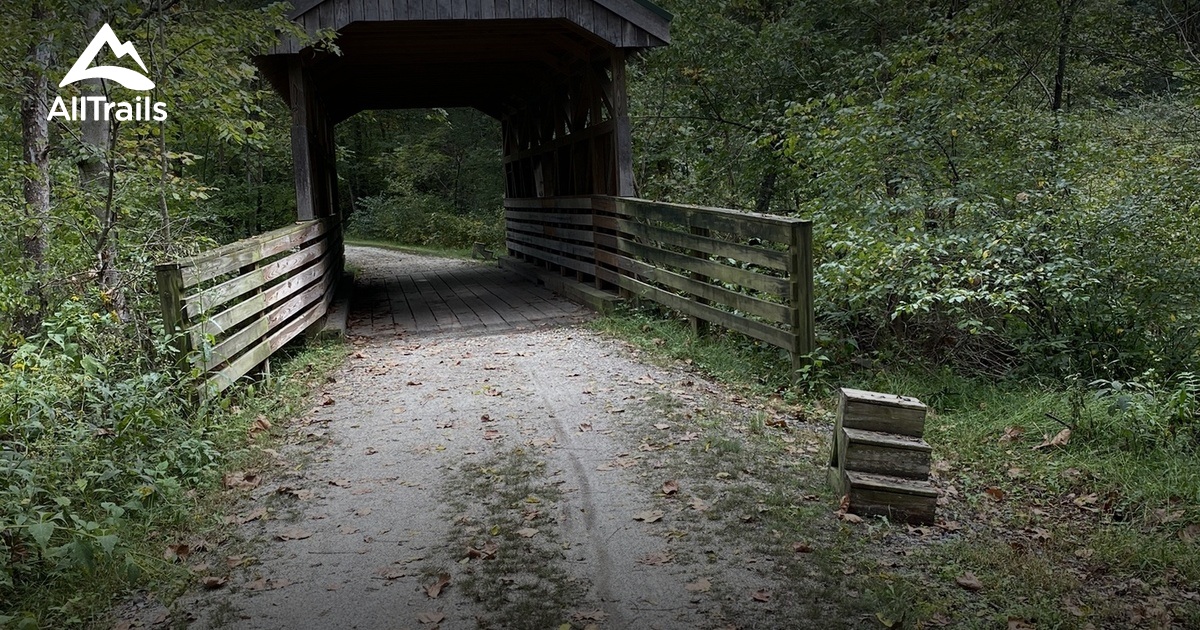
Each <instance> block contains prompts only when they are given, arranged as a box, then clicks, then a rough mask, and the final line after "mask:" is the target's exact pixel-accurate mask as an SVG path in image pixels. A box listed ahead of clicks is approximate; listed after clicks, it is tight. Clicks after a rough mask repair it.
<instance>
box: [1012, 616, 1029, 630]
mask: <svg viewBox="0 0 1200 630" xmlns="http://www.w3.org/2000/svg"><path fill="white" fill-rule="evenodd" d="M1008 630H1034V625H1033V624H1031V623H1029V622H1028V621H1025V620H1024V619H1017V618H1015V617H1009V618H1008Z"/></svg>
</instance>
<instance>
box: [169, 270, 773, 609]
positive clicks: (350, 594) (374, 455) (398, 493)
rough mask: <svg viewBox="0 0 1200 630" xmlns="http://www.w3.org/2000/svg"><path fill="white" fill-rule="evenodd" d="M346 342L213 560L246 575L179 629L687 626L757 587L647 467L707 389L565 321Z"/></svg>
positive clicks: (197, 597)
mask: <svg viewBox="0 0 1200 630" xmlns="http://www.w3.org/2000/svg"><path fill="white" fill-rule="evenodd" d="M351 262H352V263H353V264H354V265H355V266H356V267H357V268H358V269H359V273H360V274H366V275H367V276H371V275H372V274H378V275H383V274H387V273H397V272H396V267H395V266H396V265H398V264H413V265H417V266H419V268H420V270H421V272H424V273H427V272H430V271H432V270H436V269H437V266H438V265H441V264H444V265H446V266H460V265H464V264H472V263H469V262H463V261H442V260H439V259H432V258H426V257H414V256H409V255H402V256H401V255H396V254H395V253H393V252H384V251H382V250H373V249H370V248H354V250H352V258H351ZM350 334H351V340H352V342H353V343H354V344H355V348H356V349H355V351H354V353H353V355H352V357H351V358H350V359H349V360H348V362H347V364H346V365H345V366H344V367H343V368H342V369H341V370H340V371H339V372H338V373H337V374H336V376H335V377H334V379H333V382H331V383H329V384H327V386H326V387H325V388H324V389H323V391H320V392H314V399H313V407H312V410H311V413H310V414H308V415H307V417H303V418H297V419H296V420H295V421H294V422H293V424H292V425H291V426H290V427H289V428H288V433H289V435H290V437H291V439H290V442H291V443H292V444H291V445H290V446H288V447H287V448H284V449H281V450H282V453H281V454H280V458H281V460H283V461H284V462H286V463H285V466H287V467H288V472H287V473H286V474H283V475H281V476H279V477H277V478H275V479H272V480H271V483H267V484H265V485H263V486H262V487H259V488H257V489H255V490H254V491H252V492H251V493H250V495H249V497H248V499H247V501H246V502H245V503H244V505H242V506H241V507H240V508H239V511H238V514H237V516H238V517H239V518H238V519H237V520H239V521H241V520H245V521H246V522H245V523H244V524H241V525H240V526H238V531H237V533H236V534H235V537H236V538H237V539H239V540H242V541H245V542H244V543H243V545H241V546H238V545H232V546H230V549H229V550H227V551H221V550H218V551H217V552H216V557H215V558H214V559H213V560H212V562H214V563H222V564H228V565H234V564H237V563H238V561H239V560H241V561H242V562H243V563H244V564H240V565H238V566H237V567H236V568H235V569H233V570H232V575H231V578H230V580H229V583H228V584H226V585H224V586H222V587H221V588H219V589H216V590H212V591H204V592H198V593H194V594H192V595H190V596H189V597H187V598H184V599H183V600H181V602H180V603H179V604H177V608H182V609H183V610H186V611H187V612H188V615H189V616H190V618H191V619H192V620H193V623H192V625H191V627H194V628H217V627H230V628H362V629H385V628H434V627H438V628H443V629H452V628H453V629H458V628H464V629H465V628H559V627H563V628H565V627H572V628H638V629H641V628H704V627H718V626H721V625H723V624H724V622H723V621H722V614H721V611H720V602H719V601H717V598H716V597H715V596H712V595H710V592H709V591H710V589H711V585H712V583H717V582H723V583H736V584H758V585H760V586H762V587H764V588H771V587H773V585H772V583H771V582H770V579H771V578H770V576H769V570H766V569H764V567H762V566H753V565H747V564H746V563H745V562H744V561H742V560H737V561H734V562H731V563H725V564H721V563H714V562H713V561H711V559H710V560H709V561H705V558H706V557H710V556H711V555H712V552H711V551H710V550H706V549H704V548H703V547H702V545H703V544H704V543H703V542H702V541H705V540H708V539H706V538H705V537H704V536H701V535H698V533H699V530H702V529H703V528H704V524H703V523H698V522H697V521H696V519H695V518H692V519H691V520H688V519H686V518H683V516H687V515H689V514H693V515H694V514H695V513H696V511H697V510H703V509H704V502H703V501H700V500H699V499H696V498H695V497H690V496H688V493H687V492H686V491H680V490H677V489H676V488H672V487H671V483H675V482H674V481H673V480H669V479H665V478H664V475H666V474H667V473H666V472H665V471H664V472H661V473H660V472H659V471H658V470H656V469H658V468H661V467H662V466H661V464H659V463H657V460H656V453H655V451H656V450H657V449H660V448H670V447H671V446H672V445H674V444H679V443H680V442H681V441H683V442H686V441H688V440H689V439H693V440H694V439H695V435H694V434H688V433H686V431H684V430H683V428H682V427H674V426H672V421H671V418H669V417H667V416H668V415H671V414H673V413H674V411H676V410H686V409H692V408H696V409H700V408H702V407H703V406H706V405H714V404H719V403H717V402H714V401H716V400H718V399H721V398H723V395H722V394H721V393H720V392H719V390H718V389H715V388H714V386H713V385H711V384H709V383H705V382H703V381H701V380H700V379H697V378H695V377H694V375H689V374H686V373H681V372H674V371H671V370H664V369H660V368H655V367H649V366H647V365H645V364H643V363H641V362H639V361H638V360H637V359H636V358H635V356H633V354H632V353H630V352H629V351H628V350H626V349H625V348H624V346H623V344H620V343H616V342H613V341H612V340H610V339H607V338H604V337H601V336H599V335H597V334H594V333H591V332H589V331H586V330H584V329H582V328H579V327H576V326H558V327H543V328H540V329H533V330H529V329H525V330H518V331H509V332H507V333H503V334H497V332H496V331H495V330H493V329H489V330H488V331H486V333H475V334H473V335H469V336H464V335H461V334H460V335H450V334H436V333H435V334H416V333H411V332H409V333H403V332H402V333H398V334H396V335H392V336H379V335H375V336H371V337H356V336H355V334H354V330H353V328H352V329H351V332H350ZM747 413H748V411H747ZM672 417H674V416H673V415H672ZM647 431H649V432H656V431H657V432H660V433H661V435H662V439H661V440H659V442H658V443H657V444H653V443H651V444H650V445H649V446H647V442H645V441H642V442H641V443H639V439H640V438H637V437H633V436H641V435H644V434H645V433H646V432H647ZM689 436H690V437H689ZM296 462H304V463H303V464H296ZM697 501H699V503H697ZM245 548H249V549H250V551H244V552H241V553H238V554H232V555H233V559H232V560H230V559H229V558H228V557H226V556H228V555H231V552H232V550H233V549H245ZM222 554H224V555H222ZM706 554H708V555H707V556H706ZM751 562H753V561H751ZM756 580H757V582H756ZM563 624H568V625H565V626H564V625H563ZM759 627H763V626H759Z"/></svg>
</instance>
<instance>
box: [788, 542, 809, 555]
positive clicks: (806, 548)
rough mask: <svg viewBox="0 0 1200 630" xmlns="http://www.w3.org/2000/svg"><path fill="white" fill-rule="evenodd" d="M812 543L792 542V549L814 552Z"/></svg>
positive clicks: (798, 551) (797, 551) (800, 551)
mask: <svg viewBox="0 0 1200 630" xmlns="http://www.w3.org/2000/svg"><path fill="white" fill-rule="evenodd" d="M812 550H813V548H812V545H809V544H808V543H803V542H796V543H792V551H794V552H796V553H812Z"/></svg>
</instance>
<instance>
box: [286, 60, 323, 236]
mask: <svg viewBox="0 0 1200 630" xmlns="http://www.w3.org/2000/svg"><path fill="white" fill-rule="evenodd" d="M288 84H289V86H290V91H291V103H292V174H293V176H294V179H295V183H296V220H298V221H311V220H312V219H313V218H315V217H316V216H317V211H316V203H315V202H316V200H315V198H314V191H313V174H314V173H313V158H314V156H313V154H312V137H311V135H312V129H311V124H312V100H313V98H312V97H313V94H312V89H311V86H310V85H309V84H308V77H307V76H306V73H305V71H304V67H303V66H302V65H301V63H300V57H299V55H297V56H295V57H293V58H292V59H290V60H289V61H288Z"/></svg>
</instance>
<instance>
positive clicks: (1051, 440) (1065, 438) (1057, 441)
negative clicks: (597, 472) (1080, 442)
mask: <svg viewBox="0 0 1200 630" xmlns="http://www.w3.org/2000/svg"><path fill="white" fill-rule="evenodd" d="M1045 438H1046V439H1045V440H1043V441H1042V443H1041V444H1038V445H1037V446H1035V447H1033V450H1035V451H1036V450H1038V449H1040V448H1047V447H1051V446H1065V445H1066V444H1067V442H1070V441H1071V430H1070V429H1063V430H1062V431H1059V432H1058V434H1057V435H1055V436H1054V437H1050V434H1049V433H1047V434H1046V435H1045Z"/></svg>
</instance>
